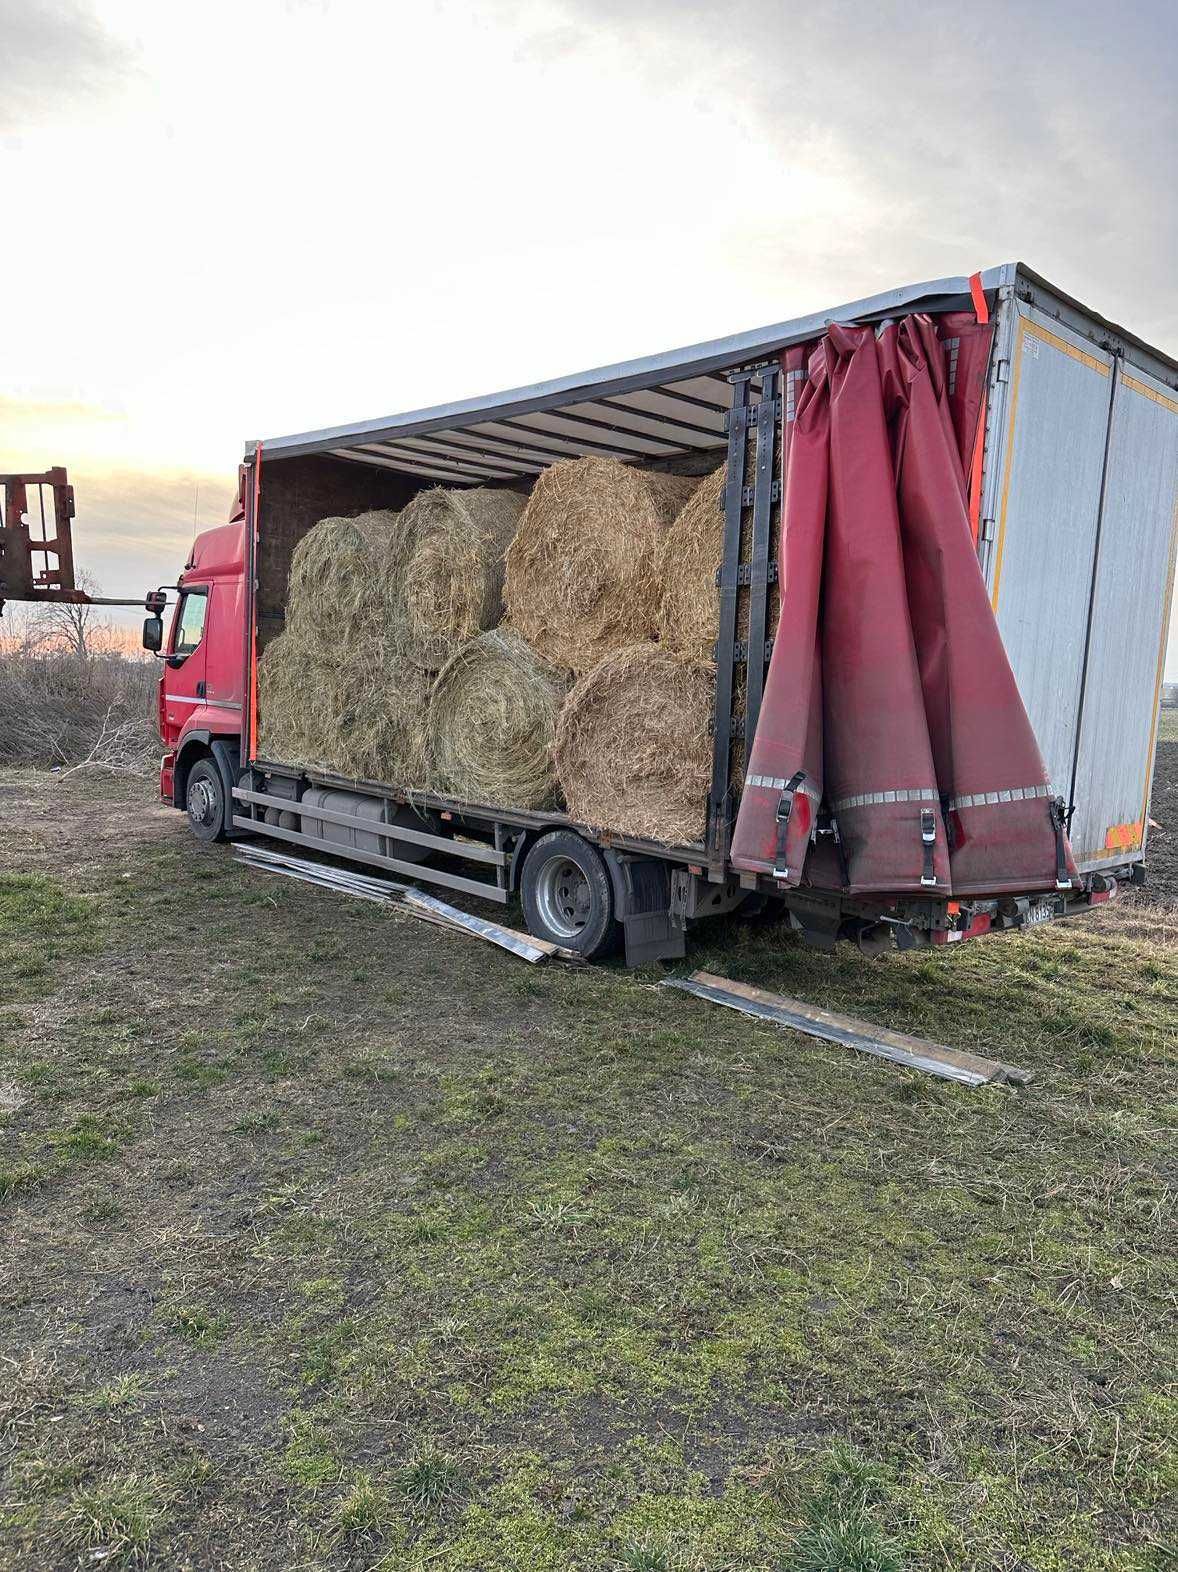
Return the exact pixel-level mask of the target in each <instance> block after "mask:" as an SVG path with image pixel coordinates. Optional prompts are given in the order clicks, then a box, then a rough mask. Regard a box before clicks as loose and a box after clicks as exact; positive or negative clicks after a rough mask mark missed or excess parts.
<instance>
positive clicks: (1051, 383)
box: [989, 303, 1112, 800]
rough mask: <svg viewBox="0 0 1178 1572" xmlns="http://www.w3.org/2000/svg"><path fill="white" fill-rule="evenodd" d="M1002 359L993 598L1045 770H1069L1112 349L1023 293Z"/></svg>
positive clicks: (1064, 788) (1068, 774) (1064, 786)
mask: <svg viewBox="0 0 1178 1572" xmlns="http://www.w3.org/2000/svg"><path fill="white" fill-rule="evenodd" d="M1004 329H1005V331H1004V335H1003V337H1004V339H1005V344H1004V345H1003V346H1002V347H1001V348H1000V349H999V354H1000V355H1001V356H1002V357H1003V358H1004V359H1005V360H1006V363H1007V365H1008V366H1009V384H1008V387H1007V394H1006V397H1007V407H1006V410H1005V412H1004V413H1005V418H1006V422H1007V429H1006V433H1005V435H1006V447H1005V453H1004V455H1003V464H1002V476H1001V489H1000V495H999V502H998V520H997V525H998V532H997V540H996V541H995V543H994V549H993V551H992V553H991V565H990V567H991V571H990V575H989V577H990V599H991V602H992V604H993V607H994V610H995V613H996V614H997V617H998V627H999V629H1000V631H1001V633H1002V638H1003V642H1004V643H1005V645H1006V650H1007V654H1008V655H1009V656H1010V663H1011V665H1012V666H1013V667H1014V674H1015V677H1016V678H1017V680H1018V685H1019V691H1020V693H1021V694H1022V696H1023V703H1024V704H1025V705H1026V707H1027V713H1028V715H1029V716H1030V717H1031V725H1032V726H1033V727H1034V728H1035V735H1036V737H1038V739H1039V747H1040V749H1041V751H1042V753H1043V759H1044V762H1045V763H1046V765H1047V771H1048V779H1049V780H1050V782H1051V784H1052V786H1053V787H1054V788H1055V790H1056V792H1057V793H1058V794H1059V795H1060V796H1061V797H1063V798H1065V800H1066V799H1067V796H1068V788H1069V785H1070V783H1071V778H1072V764H1073V761H1074V758H1075V749H1076V723H1077V720H1078V717H1079V695H1080V683H1081V679H1082V676H1083V670H1084V648H1085V642H1086V635H1087V628H1088V605H1089V601H1090V599H1091V595H1092V561H1093V553H1094V551H1095V549H1096V527H1097V520H1098V518H1099V515H1100V485H1101V475H1102V472H1103V468H1104V448H1105V441H1106V439H1107V435H1108V416H1109V389H1110V386H1111V382H1112V378H1111V370H1112V357H1111V356H1110V355H1107V354H1105V353H1104V351H1103V350H1098V349H1096V348H1095V347H1094V346H1093V345H1091V344H1089V343H1087V342H1086V341H1085V340H1083V339H1080V338H1079V337H1078V336H1077V335H1075V334H1072V333H1070V332H1069V331H1068V330H1067V329H1065V328H1064V327H1062V326H1061V325H1060V324H1059V323H1057V322H1055V321H1054V320H1052V319H1049V318H1047V317H1045V316H1044V315H1043V314H1042V313H1041V312H1039V311H1036V310H1034V309H1033V308H1029V307H1026V306H1024V305H1022V304H1021V303H1019V304H1018V306H1017V309H1015V310H1012V312H1011V318H1010V319H1008V321H1007V322H1006V323H1005V324H1004Z"/></svg>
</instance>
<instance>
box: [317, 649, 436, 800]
mask: <svg viewBox="0 0 1178 1572" xmlns="http://www.w3.org/2000/svg"><path fill="white" fill-rule="evenodd" d="M432 681H433V679H432V677H431V676H430V675H429V673H428V672H425V671H422V669H421V668H420V667H419V666H415V665H413V663H412V662H410V661H407V660H405V659H404V658H403V657H402V656H400V655H397V654H395V653H393V654H389V653H387V652H382V651H380V650H379V649H378V650H374V652H373V658H372V659H371V660H369V661H367V662H365V661H362V660H361V661H357V663H356V664H355V665H346V666H342V667H341V669H340V670H339V672H338V675H337V677H336V678H335V680H334V682H333V683H331V684H330V685H329V687H328V690H327V691H328V694H329V705H330V706H331V708H330V711H329V715H328V717H327V723H328V724H329V726H330V728H331V733H332V735H333V738H334V743H335V750H334V759H335V768H336V769H338V770H339V771H340V773H341V774H344V775H348V776H351V777H353V778H354V779H356V780H369V781H380V782H382V783H384V784H386V785H389V786H400V787H403V788H405V789H406V790H408V789H413V788H416V789H417V790H421V791H424V790H425V789H427V788H428V786H429V770H428V767H427V764H426V730H425V717H426V710H427V708H428V705H429V695H430V687H431V686H432Z"/></svg>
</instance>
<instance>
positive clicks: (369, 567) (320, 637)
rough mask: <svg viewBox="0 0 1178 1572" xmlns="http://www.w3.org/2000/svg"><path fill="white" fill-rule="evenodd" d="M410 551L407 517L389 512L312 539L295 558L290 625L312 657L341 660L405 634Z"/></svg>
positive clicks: (329, 526)
mask: <svg viewBox="0 0 1178 1572" xmlns="http://www.w3.org/2000/svg"><path fill="white" fill-rule="evenodd" d="M405 549H406V531H405V526H404V523H403V522H402V515H401V514H398V513H393V512H389V511H387V510H379V511H376V512H372V513H361V514H359V515H358V516H357V517H356V518H328V519H320V521H319V523H318V524H316V525H315V526H314V528H313V529H309V530H308V531H307V533H306V534H305V535H304V536H303V538H302V540H300V541H299V543H298V545H297V546H296V547H295V549H294V552H293V554H292V556H291V562H290V578H289V580H288V583H287V624H288V626H289V627H291V628H292V629H294V630H295V631H296V632H297V634H298V635H299V637H300V639H301V640H302V642H303V644H304V645H305V646H306V648H307V649H308V650H309V651H310V652H311V653H312V654H314V655H317V656H318V657H319V658H320V659H323V660H327V659H332V658H338V657H339V654H340V651H341V647H342V646H344V645H346V644H349V643H353V644H354V643H355V642H357V641H359V640H360V639H365V640H367V639H371V638H374V637H381V638H382V639H384V638H388V637H390V636H393V635H395V634H396V633H397V630H398V628H399V626H400V624H401V622H402V621H403V614H402V613H401V612H400V609H399V607H400V586H401V580H402V576H403V571H404V560H405Z"/></svg>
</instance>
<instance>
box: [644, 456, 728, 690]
mask: <svg viewBox="0 0 1178 1572" xmlns="http://www.w3.org/2000/svg"><path fill="white" fill-rule="evenodd" d="M727 476H728V466H727V464H721V466H720V468H719V469H718V470H715V471H714V472H713V473H712V474H711V475H705V476H704V478H703V480H702V481H701V482H700V483H699V485H698V486H697V487H696V488H695V490H694V491H693V492H692V494H691V496H690V497H688V499H687V501H686V502H685V503H684V505H683V507H682V508H681V509H680V511H679V514H678V516H677V517H676V519H675V521H674V523H673V524H672V525H671V527H670V529H669V530H668V531H667V533H666V534H665V535H664V536H663V540H662V544H661V545H660V548H659V556H658V568H657V572H658V580H659V602H658V636H659V639H660V640H661V641H662V642H663V643H665V644H667V645H669V646H670V647H671V648H672V649H676V650H682V651H684V652H690V653H693V654H695V655H698V656H699V657H701V658H704V659H708V660H710V659H711V658H712V655H713V651H714V649H715V644H716V638H717V635H718V634H719V631H720V591H719V589H718V587H717V585H716V569H717V568H718V567H719V566H720V559H721V556H722V555H723V549H724V506H723V502H724V483H725V481H726V479H727Z"/></svg>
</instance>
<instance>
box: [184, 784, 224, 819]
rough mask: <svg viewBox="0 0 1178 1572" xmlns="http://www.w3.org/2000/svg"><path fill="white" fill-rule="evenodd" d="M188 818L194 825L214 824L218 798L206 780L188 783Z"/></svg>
mask: <svg viewBox="0 0 1178 1572" xmlns="http://www.w3.org/2000/svg"><path fill="white" fill-rule="evenodd" d="M188 817H189V818H190V819H191V820H192V822H193V823H194V824H205V825H207V824H212V823H213V822H214V821H215V820H216V817H217V798H216V793H215V792H214V791H213V788H212V784H211V783H210V782H209V781H206V780H196V781H189V783H188Z"/></svg>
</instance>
